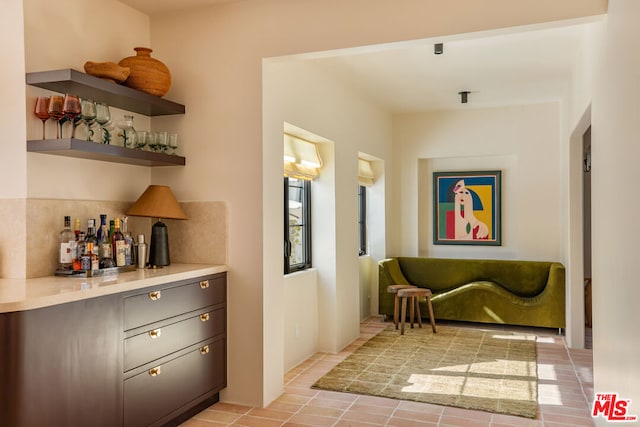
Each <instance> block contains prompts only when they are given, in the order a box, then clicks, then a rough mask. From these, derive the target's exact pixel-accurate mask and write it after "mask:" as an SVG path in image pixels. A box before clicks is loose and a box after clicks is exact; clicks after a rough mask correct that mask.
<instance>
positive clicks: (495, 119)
mask: <svg viewBox="0 0 640 427" xmlns="http://www.w3.org/2000/svg"><path fill="white" fill-rule="evenodd" d="M393 129H394V138H393V139H394V161H395V163H394V166H395V168H394V170H395V172H396V175H395V176H394V178H395V180H394V181H395V182H397V183H399V184H400V185H399V186H398V189H399V191H398V192H394V194H396V195H397V194H399V196H400V201H399V203H398V204H397V206H402V207H403V209H402V211H403V212H402V213H401V217H402V221H401V228H400V230H401V231H400V233H397V234H396V235H395V239H394V243H395V246H396V247H397V248H398V250H397V252H395V253H394V254H396V255H402V256H416V255H420V256H432V257H445V258H455V257H463V258H478V257H482V258H499V259H531V260H540V261H559V262H565V259H564V256H563V254H562V243H563V241H562V235H561V232H560V219H561V211H560V191H561V187H560V186H559V185H558V182H559V180H560V176H561V170H562V164H561V162H560V151H561V140H560V105H559V103H549V104H535V105H524V106H514V107H502V108H485V109H469V110H453V111H437V112H431V113H422V114H408V115H399V116H396V117H395V118H394V121H393ZM543 165H544V166H543ZM456 170H502V212H503V221H502V245H501V246H496V247H486V246H460V245H434V244H433V191H432V190H433V182H432V180H431V172H435V171H438V172H442V171H456ZM416 230H418V233H416V232H415V231H416Z"/></svg>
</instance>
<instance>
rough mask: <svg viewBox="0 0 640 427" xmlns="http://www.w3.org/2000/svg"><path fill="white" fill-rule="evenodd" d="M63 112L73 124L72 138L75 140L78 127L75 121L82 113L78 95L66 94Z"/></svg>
mask: <svg viewBox="0 0 640 427" xmlns="http://www.w3.org/2000/svg"><path fill="white" fill-rule="evenodd" d="M62 111H63V112H64V115H65V116H66V117H67V118H68V119H69V122H70V123H71V138H74V137H75V136H76V126H75V124H74V120H75V118H76V117H78V115H79V114H80V112H81V109H80V98H78V96H76V95H69V94H66V95H65V96H64V106H63V108H62Z"/></svg>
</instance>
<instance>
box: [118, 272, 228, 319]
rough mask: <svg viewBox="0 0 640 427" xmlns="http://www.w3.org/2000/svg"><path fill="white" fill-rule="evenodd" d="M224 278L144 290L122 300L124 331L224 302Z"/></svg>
mask: <svg viewBox="0 0 640 427" xmlns="http://www.w3.org/2000/svg"><path fill="white" fill-rule="evenodd" d="M225 283H226V280H225V275H224V274H220V275H214V276H207V277H203V278H200V279H196V280H194V281H193V282H190V283H186V284H181V285H174V286H171V285H169V286H166V285H165V286H158V287H156V288H147V290H146V292H144V293H140V294H137V295H131V296H127V297H125V299H124V330H125V331H126V330H130V329H134V328H137V327H140V326H144V325H149V324H151V323H154V322H157V321H160V320H163V319H167V318H170V317H173V316H177V315H180V314H183V313H188V312H190V311H194V310H199V309H202V308H205V307H208V306H211V305H216V304H223V303H225V302H226V298H227V297H226V286H225Z"/></svg>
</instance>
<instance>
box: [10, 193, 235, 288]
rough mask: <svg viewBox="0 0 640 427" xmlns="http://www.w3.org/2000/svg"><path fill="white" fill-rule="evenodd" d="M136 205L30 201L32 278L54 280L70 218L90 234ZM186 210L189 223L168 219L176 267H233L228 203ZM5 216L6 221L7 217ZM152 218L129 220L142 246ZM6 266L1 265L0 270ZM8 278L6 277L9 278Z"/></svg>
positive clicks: (29, 270)
mask: <svg viewBox="0 0 640 427" xmlns="http://www.w3.org/2000/svg"><path fill="white" fill-rule="evenodd" d="M131 204H132V203H131V202H113V201H95V200H59V199H27V201H26V216H27V227H26V236H27V238H26V277H27V278H33V277H42V276H50V275H52V274H53V273H54V271H55V269H56V266H57V260H58V235H59V233H60V231H61V230H62V228H63V226H64V216H65V215H69V216H71V218H72V227H73V219H74V218H80V229H81V230H84V231H86V228H87V220H88V219H91V218H94V219H96V222H97V224H99V221H100V214H107V218H108V219H113V218H114V217H116V216H118V217H123V216H125V213H124V212H125V211H126V210H127V209H128V208H129V207H130V206H131ZM181 205H182V208H183V209H184V211H185V213H186V214H187V216H188V217H189V219H188V220H170V219H167V220H165V219H163V220H162V222H164V223H165V224H166V225H167V228H168V232H169V251H170V254H171V262H176V263H204V264H226V263H227V240H228V239H227V211H226V205H225V203H224V202H185V203H181ZM3 216H4V215H3ZM155 221H156V219H152V218H142V217H132V216H130V217H129V221H128V222H129V231H131V235H132V236H133V237H134V239H136V240H137V236H138V235H139V234H144V235H145V239H146V241H147V243H148V242H149V240H150V238H151V226H152V225H153V223H154V222H155ZM1 267H2V265H1V264H0V268H1ZM3 277H6V276H5V275H4V274H3Z"/></svg>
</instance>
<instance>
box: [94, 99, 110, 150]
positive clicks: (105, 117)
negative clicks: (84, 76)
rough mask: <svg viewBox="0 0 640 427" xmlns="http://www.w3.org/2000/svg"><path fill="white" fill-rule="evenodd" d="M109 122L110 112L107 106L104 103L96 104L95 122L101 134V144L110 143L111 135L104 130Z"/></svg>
mask: <svg viewBox="0 0 640 427" xmlns="http://www.w3.org/2000/svg"><path fill="white" fill-rule="evenodd" d="M110 121H111V111H110V110H109V106H108V105H107V104H106V103H104V102H98V103H97V104H96V122H98V124H99V125H100V131H101V133H102V135H103V136H102V143H103V144H109V143H111V133H109V130H108V129H106V128H105V125H106V124H107V123H109V122H110Z"/></svg>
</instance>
